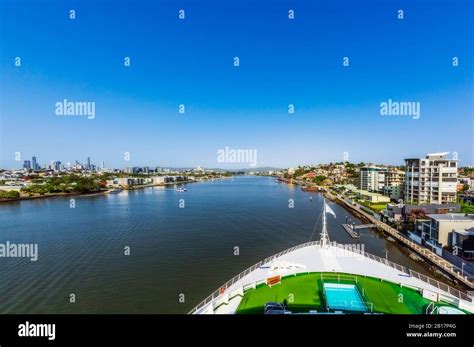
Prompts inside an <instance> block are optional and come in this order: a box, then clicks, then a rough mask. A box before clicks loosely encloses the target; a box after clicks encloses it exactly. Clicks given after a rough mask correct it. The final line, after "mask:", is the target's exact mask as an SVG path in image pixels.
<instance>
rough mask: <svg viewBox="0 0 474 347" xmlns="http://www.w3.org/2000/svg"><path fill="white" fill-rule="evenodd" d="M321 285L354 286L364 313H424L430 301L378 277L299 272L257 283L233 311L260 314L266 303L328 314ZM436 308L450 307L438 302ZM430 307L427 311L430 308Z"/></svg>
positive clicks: (297, 310) (298, 311)
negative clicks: (273, 280)
mask: <svg viewBox="0 0 474 347" xmlns="http://www.w3.org/2000/svg"><path fill="white" fill-rule="evenodd" d="M323 283H340V284H353V285H355V286H356V287H357V288H358V291H359V293H361V295H362V299H363V301H364V303H365V305H366V307H367V312H371V313H386V314H424V313H426V310H427V307H428V306H429V305H430V304H431V301H430V300H428V299H425V298H424V297H423V296H422V295H421V294H420V293H419V292H418V291H416V290H414V289H411V288H407V287H403V286H400V285H397V284H395V283H392V282H388V281H383V280H382V281H381V280H380V279H378V278H373V277H367V276H356V275H348V274H344V273H309V274H305V273H299V274H296V275H290V276H286V277H284V278H282V280H281V282H280V283H279V284H275V285H273V286H271V287H270V286H268V285H267V284H266V283H263V284H260V285H259V286H257V287H256V288H255V289H248V290H247V291H246V292H245V293H244V296H243V298H242V300H241V301H240V304H239V306H238V308H237V310H236V313H237V314H254V313H255V314H262V313H263V311H264V306H265V304H266V303H268V302H278V303H283V302H285V304H286V307H287V308H288V310H289V311H291V312H292V313H308V312H309V311H313V312H315V311H317V312H318V313H323V312H330V311H331V310H328V308H327V305H326V299H325V295H324V291H323ZM436 306H449V307H454V306H452V305H450V304H449V303H444V302H438V303H437V304H436ZM433 308H434V307H431V308H430V309H433Z"/></svg>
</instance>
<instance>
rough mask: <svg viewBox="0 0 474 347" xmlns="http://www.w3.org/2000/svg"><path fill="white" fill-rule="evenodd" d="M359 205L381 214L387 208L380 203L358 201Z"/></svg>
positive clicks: (385, 204)
mask: <svg viewBox="0 0 474 347" xmlns="http://www.w3.org/2000/svg"><path fill="white" fill-rule="evenodd" d="M359 203H360V204H361V205H363V206H365V207H367V208H370V209H371V210H372V211H374V212H382V211H383V210H385V209H386V208H387V203H386V202H382V203H371V202H368V201H363V200H360V201H359Z"/></svg>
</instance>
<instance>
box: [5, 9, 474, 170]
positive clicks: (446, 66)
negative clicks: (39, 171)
mask: <svg viewBox="0 0 474 347" xmlns="http://www.w3.org/2000/svg"><path fill="white" fill-rule="evenodd" d="M25 3H29V4H30V2H29V1H25ZM368 3H370V6H371V11H370V13H369V12H365V11H362V10H361V9H360V8H358V6H357V4H354V3H351V2H348V1H337V2H333V3H331V4H314V3H311V2H309V1H302V2H301V3H297V4H296V3H292V2H291V1H278V2H276V3H274V4H273V6H272V7H271V9H269V8H268V7H267V6H266V5H265V3H264V2H263V3H259V4H253V3H250V2H245V1H239V2H238V6H237V2H234V1H230V2H226V5H225V6H222V4H217V3H214V2H212V1H211V2H208V3H206V4H201V5H198V4H196V3H192V2H183V3H182V4H179V5H178V4H175V3H173V2H161V3H160V4H153V3H143V4H141V5H142V6H133V7H126V6H123V7H114V6H109V5H110V4H111V2H108V1H104V2H100V3H98V4H94V5H93V8H92V4H86V3H84V4H59V5H57V4H55V5H53V4H50V3H47V2H44V3H38V4H37V5H33V4H30V5H31V6H25V8H22V6H18V2H13V1H7V2H2V5H0V6H1V7H2V9H3V10H4V11H5V13H9V15H8V16H5V19H4V25H3V29H2V34H1V36H2V40H3V44H2V45H3V47H2V48H3V49H2V52H1V55H0V59H1V60H0V73H1V75H2V84H1V95H2V98H1V100H0V103H1V104H0V109H1V111H2V112H1V114H2V117H1V123H0V124H1V131H0V134H1V140H0V144H1V145H0V147H1V150H0V167H2V168H13V167H18V166H21V163H22V161H21V163H20V165H18V162H17V161H15V153H16V152H20V153H21V155H22V157H23V158H25V157H31V156H32V154H33V152H35V153H36V154H37V156H38V157H42V158H43V162H49V161H51V160H60V161H62V162H67V161H71V162H72V161H73V160H74V159H76V158H86V157H87V156H91V157H95V158H98V160H99V161H100V160H104V161H105V162H106V163H108V165H109V166H110V167H126V166H143V165H152V164H153V163H158V164H162V166H169V167H196V166H199V165H201V166H205V167H222V168H223V169H237V168H241V167H243V168H245V167H248V166H247V165H245V164H244V165H242V164H239V163H237V164H235V163H234V164H229V163H224V164H222V163H219V162H218V161H217V152H218V151H219V150H220V149H222V148H225V147H227V146H228V147H231V148H235V149H251V150H255V151H257V152H258V162H257V166H272V167H294V166H298V165H304V164H310V163H314V162H338V161H342V160H343V156H344V153H345V152H347V153H348V155H349V161H351V162H361V161H364V162H373V163H380V164H394V165H402V163H403V159H404V158H408V157H419V156H422V155H424V154H426V153H431V152H439V151H449V152H456V153H457V154H458V158H459V161H460V164H461V166H472V165H473V163H474V159H473V157H474V155H473V148H474V142H473V141H474V139H473V137H472V133H473V132H474V124H473V101H472V95H473V92H474V89H473V68H472V67H473V66H472V62H473V60H474V59H473V55H472V53H473V50H472V42H473V34H472V23H471V21H470V16H469V14H468V13H469V11H467V10H466V6H467V7H468V8H471V7H472V4H470V3H469V2H466V3H463V4H461V3H457V4H451V3H449V2H445V1H436V2H433V3H417V4H414V3H406V4H405V3H403V4H401V5H398V6H396V5H395V4H393V5H389V6H387V5H386V4H377V3H375V2H371V1H368ZM461 5H462V6H461ZM35 6H37V7H41V13H42V14H41V16H39V15H37V12H36V11H35ZM341 7H343V8H344V9H345V11H340V8H341ZM399 8H403V10H404V18H403V19H399V18H398V17H397V11H398V10H399ZM71 9H74V10H75V11H76V12H75V19H70V18H69V15H70V14H69V11H70V10H71ZM180 9H184V10H185V18H184V19H180V18H179V17H178V16H179V10H180ZM289 9H292V10H294V19H291V20H290V19H289V18H288V11H289ZM440 18H442V20H440ZM123 23H127V25H122V24H123ZM242 23H245V25H242ZM349 23H352V24H349ZM13 28H14V30H13ZM32 30H34V31H35V35H34V36H32V35H31V34H30V33H31V31H32ZM423 38H429V39H423ZM18 57H19V58H20V60H21V65H20V66H16V65H15V63H16V58H18ZM127 57H128V58H130V60H129V63H130V64H129V65H130V66H125V60H126V58H127ZM236 57H238V58H239V66H234V64H235V58H236ZM345 57H347V58H348V66H345V65H344V62H345V61H344V58H345ZM454 58H457V62H458V65H456V66H454V65H453V64H454V60H453V59H454ZM63 100H64V101H65V100H69V101H71V102H85V103H93V104H90V105H93V106H94V115H93V117H92V116H90V117H84V116H81V115H75V116H67V113H64V110H63V113H58V112H57V104H58V103H61V102H63ZM392 100H393V101H395V102H413V103H418V104H417V105H418V106H420V107H419V111H420V115H419V116H417V117H415V116H410V115H398V116H397V115H393V114H392V115H383V114H382V111H381V105H382V103H391V101H392ZM65 104H66V103H65ZM88 105H89V104H88ZM180 105H182V106H184V108H183V110H184V113H180ZM290 105H292V106H294V113H290V112H289V110H290ZM125 152H127V153H130V157H131V160H130V161H129V162H124V160H123V156H124V153H125ZM68 159H69V160H68ZM153 165H154V164H153Z"/></svg>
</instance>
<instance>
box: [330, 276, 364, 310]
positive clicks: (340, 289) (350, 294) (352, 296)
mask: <svg viewBox="0 0 474 347" xmlns="http://www.w3.org/2000/svg"><path fill="white" fill-rule="evenodd" d="M323 288H324V295H325V298H326V306H327V308H328V309H329V310H332V311H356V312H366V311H367V310H368V308H367V306H366V305H365V304H364V301H363V300H362V297H361V295H360V293H359V290H358V289H357V287H356V286H355V285H353V284H340V283H324V284H323Z"/></svg>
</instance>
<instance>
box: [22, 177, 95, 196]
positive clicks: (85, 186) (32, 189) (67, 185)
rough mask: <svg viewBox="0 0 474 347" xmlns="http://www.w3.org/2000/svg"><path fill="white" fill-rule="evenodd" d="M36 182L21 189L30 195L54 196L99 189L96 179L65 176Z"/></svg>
mask: <svg viewBox="0 0 474 347" xmlns="http://www.w3.org/2000/svg"><path fill="white" fill-rule="evenodd" d="M35 181H36V182H35V183H33V184H32V185H30V186H28V187H24V188H22V189H21V191H22V192H25V193H29V194H30V195H34V194H39V195H44V194H47V193H48V194H54V193H88V192H94V191H98V190H99V189H100V186H99V183H98V181H97V179H96V178H93V177H82V176H78V175H66V176H60V177H52V178H48V179H44V180H41V182H39V181H38V180H35Z"/></svg>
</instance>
